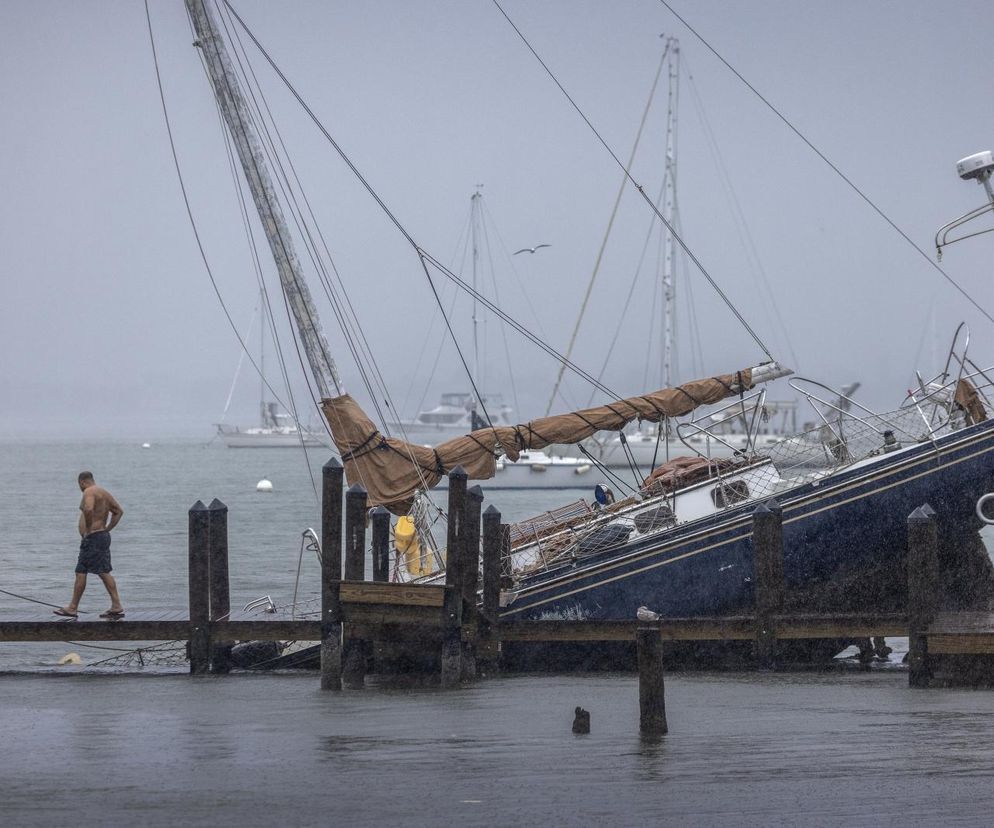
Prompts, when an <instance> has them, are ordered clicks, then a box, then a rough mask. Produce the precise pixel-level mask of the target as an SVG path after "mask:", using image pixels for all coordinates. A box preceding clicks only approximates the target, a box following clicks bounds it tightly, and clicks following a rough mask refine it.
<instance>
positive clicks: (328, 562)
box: [321, 458, 345, 690]
mask: <svg viewBox="0 0 994 828" xmlns="http://www.w3.org/2000/svg"><path fill="white" fill-rule="evenodd" d="M344 473H345V470H344V469H343V468H342V464H341V463H339V462H338V460H337V459H335V458H332V459H331V460H329V461H328V462H327V463H325V464H324V468H322V470H321V689H322V690H341V689H342V614H341V603H340V591H341V581H342V480H343V477H344Z"/></svg>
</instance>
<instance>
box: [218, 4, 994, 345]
mask: <svg viewBox="0 0 994 828" xmlns="http://www.w3.org/2000/svg"><path fill="white" fill-rule="evenodd" d="M226 2H227V0H226ZM492 2H493V4H494V5H495V6H496V7H497V9H498V11H500V13H501V14H502V15H503V16H504V19H505V20H507V22H508V23H509V24H510V26H511V28H512V29H514V31H515V33H516V34H517V35H518V37H519V38H520V39H521V42H522V43H524V44H525V46H526V47H527V48H528V51H530V52H531V53H532V55H534V57H535V59H536V60H537V61H538V62H539V64H540V65H541V67H542V68H543V69H544V70H545V72H546V74H548V76H549V77H550V78H551V79H552V81H553V83H555V84H556V86H558V87H559V89H560V91H561V92H562V93H563V95H565V96H566V100H568V101H569V102H570V104H571V105H572V107H573V109H575V110H576V112H577V114H578V115H579V116H580V118H581V119H582V120H583V122H584V123H585V124H586V125H587V126H588V127H590V130H591V132H593V133H594V136H595V137H596V138H597V140H598V141H599V142H600V143H601V145H602V146H603V147H604V149H605V150H607V153H608V155H610V156H611V158H612V159H614V162H615V164H617V165H618V166H619V167H620V168H621V169H622V170H623V171H624V173H625V178H627V179H628V180H629V181H630V182H631V183H632V185H633V186H634V187H635V189H636V190H638V193H639V195H640V196H642V199H643V200H644V201H645V202H646V204H648V205H649V208H650V209H651V210H652V211H653V212H655V213H656V215H657V216H658V217H659V220H660V221H661V222H662V223H663V224H664V225H665V226H666V227H667V229H668V230H669V231H670V233H672V234H673V239H674V241H676V242H677V244H679V245H680V247H681V248H682V249H683V252H684V253H686V254H687V256H688V257H689V258H690V260H691V261H692V262H693V263H694V265H695V267H697V269H698V270H699V271H700V272H701V275H703V276H704V278H705V279H707V281H708V284H710V285H711V287H712V289H713V290H714V292H715V293H717V294H718V296H719V298H720V299H721V300H722V301H723V302H724V303H725V305H726V306H727V307H728V309H729V310H730V311H731V312H732V314H733V315H734V316H735V318H736V319H737V320H738V321H739V324H740V325H742V327H743V328H744V329H745V331H746V332H747V333H748V334H749V336H751V337H752V340H753V341H754V342H755V343H756V344H757V345H758V346H759V347H760V348H761V349H762V351H763V353H764V354H765V355H766V356H767V357H768V358H769V359H770V360H771V361H772V360H773V355H772V354H771V353H770V349H769V348H767V347H766V345H765V344H764V343H763V340H762V339H760V338H759V335H758V334H757V333H756V332H755V331H754V330H753V329H752V327H751V326H750V325H749V323H748V322H746V320H745V317H744V316H743V315H742V313H741V312H740V311H739V310H738V308H736V307H735V305H733V304H732V301H731V300H730V299H729V298H728V296H727V295H726V294H725V292H724V291H723V290H722V289H721V287H720V286H719V285H718V283H717V282H716V281H715V280H714V278H713V277H712V276H711V274H710V273H709V272H708V271H707V269H706V268H705V267H704V264H703V263H702V262H701V260H700V259H698V258H697V256H695V255H694V252H693V251H692V250H691V249H690V248H689V247H688V246H687V244H686V242H684V240H683V238H682V237H681V236H680V235H679V234H678V233H677V232H676V230H675V229H674V228H673V226H672V225H671V224H670V222H668V221H667V220H666V218H665V216H663V215H662V213H660V212H659V211H658V210H656V208H655V205H653V203H652V199H650V198H649V196H648V195H646V192H645V190H644V189H643V187H642V185H641V184H639V183H638V182H637V181H636V180H635V179H634V178H633V177H632V175H631V173H629V172H628V170H627V169H626V168H625V167H624V165H623V164H622V163H621V159H619V158H618V156H617V155H615V153H614V150H612V149H611V146H610V145H609V144H608V143H607V141H605V140H604V138H603V137H602V136H601V134H600V133H599V132H598V131H597V129H596V127H594V125H593V123H591V121H590V119H589V118H587V116H586V115H585V114H584V112H583V110H582V109H580V107H579V105H578V104H577V103H576V101H574V100H573V98H572V97H570V94H569V92H567V91H566V88H565V87H564V86H563V85H562V84H561V83H560V82H559V80H558V78H556V76H555V75H554V74H553V73H552V70H551V69H549V67H548V66H547V65H546V63H545V61H543V60H542V58H541V57H539V54H538V52H536V51H535V49H534V48H533V47H532V45H531V43H529V42H528V39H527V38H526V37H525V36H524V34H523V33H522V32H521V30H520V29H519V28H518V27H517V26H516V25H515V24H514V22H513V21H512V20H511V18H510V17H508V15H507V12H505V11H504V9H503V8H502V7H501V5H500V3H499V2H498V0H492ZM660 2H663V0H660ZM991 321H994V319H992V320H991Z"/></svg>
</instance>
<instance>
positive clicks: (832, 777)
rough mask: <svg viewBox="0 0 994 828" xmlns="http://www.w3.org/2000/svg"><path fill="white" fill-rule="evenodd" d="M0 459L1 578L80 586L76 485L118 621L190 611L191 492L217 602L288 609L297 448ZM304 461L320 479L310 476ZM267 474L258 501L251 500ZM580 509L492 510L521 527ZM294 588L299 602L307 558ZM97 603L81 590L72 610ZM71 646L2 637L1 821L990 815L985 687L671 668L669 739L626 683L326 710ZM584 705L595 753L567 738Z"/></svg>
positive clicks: (312, 589) (289, 689)
mask: <svg viewBox="0 0 994 828" xmlns="http://www.w3.org/2000/svg"><path fill="white" fill-rule="evenodd" d="M0 458H2V462H0V467H2V468H3V469H4V471H5V473H6V474H5V479H6V481H7V484H8V485H7V492H6V496H5V497H4V498H2V499H0V520H2V522H3V523H2V525H3V526H4V527H5V534H4V538H3V541H2V542H0V566H2V570H0V571H2V573H3V574H2V576H0V578H2V580H0V584H2V588H3V589H6V590H8V591H13V592H19V593H22V594H26V595H30V596H32V597H35V598H38V599H41V600H47V601H51V602H53V603H60V602H62V601H64V600H66V598H67V597H68V589H69V585H70V582H71V579H72V567H73V564H74V562H75V556H76V548H77V546H78V536H77V535H76V509H77V506H78V502H79V492H78V490H77V489H76V488H75V476H76V474H77V472H78V471H79V470H80V469H82V468H90V469H92V470H93V471H94V472H95V474H96V476H97V479H98V481H99V482H101V483H102V484H104V485H106V486H107V487H108V488H110V489H111V490H112V491H113V492H114V493H115V495H116V496H117V497H118V499H119V500H120V501H121V503H122V505H123V506H124V508H125V511H126V514H125V519H124V521H123V522H122V524H121V526H120V528H119V529H118V530H115V537H114V566H115V574H116V575H117V577H118V580H119V582H120V586H121V594H122V598H123V599H124V602H125V604H126V606H129V607H134V608H140V607H151V606H169V605H173V606H177V607H178V606H185V603H186V510H187V509H188V508H189V506H190V505H191V504H192V503H193V502H194V501H195V500H197V499H198V498H199V499H203V500H205V501H209V500H210V499H211V498H213V497H217V498H219V499H221V500H222V501H224V502H225V503H227V504H228V506H229V508H230V537H231V573H232V593H233V602H232V603H233V604H239V603H244V602H246V601H248V600H251V599H253V598H256V597H258V596H259V595H262V594H271V595H272V596H273V598H274V600H276V601H277V602H278V603H281V602H286V601H289V599H290V596H291V595H292V592H293V583H294V577H295V575H296V571H297V562H298V552H299V535H300V532H301V530H302V529H303V528H304V527H306V526H316V525H317V519H318V506H317V500H316V498H315V496H314V493H313V490H312V489H311V484H310V481H309V477H308V472H307V468H306V467H305V465H304V463H303V462H302V460H301V457H300V454H299V453H298V452H294V451H278V450H277V451H253V450H245V451H232V450H225V449H223V448H221V447H218V446H212V447H210V448H204V447H202V446H194V445H172V446H153V447H152V448H151V449H148V450H142V449H140V448H139V447H138V446H131V445H111V444H106V445H89V446H83V445H75V444H65V445H52V444H44V445H42V444H36V445H0ZM311 459H312V465H313V467H314V469H315V477H317V473H318V470H319V468H320V465H321V463H322V462H323V461H324V459H325V458H324V457H323V456H320V455H312V458H311ZM263 476H267V477H268V478H269V479H271V480H272V481H273V483H274V486H275V492H274V493H273V494H272V495H261V494H257V493H256V492H255V483H256V482H257V481H258V480H259V479H260V478H261V477H263ZM580 494H581V493H565V494H564V493H550V494H549V495H541V494H536V493H529V494H504V495H497V496H495V497H494V498H493V499H492V502H494V503H496V505H497V506H498V507H499V508H501V509H502V511H503V512H504V513H505V515H506V516H507V517H509V518H511V519H514V518H518V517H522V516H524V515H525V514H526V513H531V512H534V511H539V510H541V509H543V508H548V507H549V506H552V505H555V504H556V503H560V502H562V501H563V500H565V499H571V498H573V497H574V496H580ZM302 583H303V584H305V585H306V588H307V590H308V591H309V593H310V594H316V584H317V566H316V562H315V561H313V560H307V559H306V558H305V559H304V565H303V575H302ZM105 602H106V596H105V595H104V594H103V591H102V588H101V587H100V586H99V584H98V583H92V584H91V586H90V589H89V590H88V592H87V595H86V597H85V598H84V603H83V608H84V609H87V610H95V611H99V610H100V609H102V608H104V606H105ZM24 606H30V605H23V604H21V603H20V602H18V601H17V600H16V599H13V598H10V597H8V596H5V595H0V607H2V608H3V609H5V610H9V609H14V608H23V607H24ZM68 649H73V650H76V651H77V652H80V654H81V655H82V656H83V658H84V661H85V662H89V663H92V662H93V661H95V660H99V658H101V657H103V655H105V653H102V652H101V651H96V650H87V649H83V648H79V647H78V646H76V645H69V644H65V645H55V646H49V645H44V646H37V645H32V646H26V645H9V644H0V668H2V669H3V670H4V671H5V672H3V673H2V674H0V687H2V688H3V700H4V701H3V704H2V705H0V732H2V733H3V745H4V748H5V750H4V752H3V755H2V757H0V789H2V790H3V796H2V797H0V819H2V820H3V824H6V825H52V824H57V823H73V824H81V825H131V824H134V823H139V824H143V825H147V826H158V825H176V824H196V825H201V824H211V825H270V824H284V825H395V824H404V825H450V824H452V825H456V824H463V825H531V824H541V823H555V824H561V825H589V824H592V823H595V822H599V823H601V824H606V825H646V824H649V825H652V824H674V825H685V824H729V825H770V824H805V825H851V824H875V825H876V824H902V825H906V824H923V825H927V824H938V823H940V822H941V823H948V822H955V821H961V822H967V821H969V822H971V823H980V822H986V821H987V820H988V819H989V814H990V812H991V807H992V801H991V800H992V798H994V786H992V781H994V779H992V778H994V769H992V768H994V715H992V713H994V694H992V693H990V692H984V691H980V692H972V691H949V690H928V691H911V690H909V689H908V687H907V678H906V676H905V675H904V674H903V673H900V672H873V673H827V674H795V675H782V674H754V673H741V674H708V673H681V674H674V675H670V676H668V677H667V696H666V700H667V711H668V717H669V723H670V733H669V734H668V735H667V736H666V737H664V738H663V739H662V740H661V741H659V742H657V743H645V742H642V741H640V740H639V738H638V734H637V728H638V709H637V685H636V680H635V678H634V677H633V676H629V675H598V676H543V677H531V676H528V677H515V678H502V679H496V680H491V681H486V682H480V683H477V684H474V685H471V686H468V687H465V688H462V689H460V690H457V691H453V692H447V693H441V692H439V691H437V690H432V689H417V690H411V689H407V690H399V689H390V688H386V687H382V686H374V687H370V688H367V689H366V690H365V691H363V692H348V693H338V694H329V693H321V692H320V691H319V690H318V687H317V683H318V682H317V678H316V676H314V675H233V676H228V677H217V678H215V677H208V678H202V679H191V678H190V677H188V676H186V675H182V674H166V673H163V672H161V671H159V672H155V671H146V672H141V671H138V672H131V673H126V674H120V673H107V672H106V671H104V670H100V669H94V668H92V667H87V666H86V665H85V664H84V666H82V667H70V668H64V667H63V668H58V667H54V666H53V664H54V662H55V660H56V659H57V658H58V656H59V655H62V654H63V653H65V652H66V651H67V650H68ZM578 704H579V705H582V706H584V707H585V708H587V709H588V710H590V711H591V714H592V732H591V733H590V734H589V735H587V736H575V735H573V734H572V733H571V732H570V723H571V721H572V710H573V707H574V706H575V705H578Z"/></svg>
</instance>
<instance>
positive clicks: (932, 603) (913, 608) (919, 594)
mask: <svg viewBox="0 0 994 828" xmlns="http://www.w3.org/2000/svg"><path fill="white" fill-rule="evenodd" d="M938 591H939V556H938V531H937V528H936V523H935V512H934V511H932V507H931V506H928V504H925V505H924V506H919V507H918V508H917V509H915V510H914V511H913V512H912V513H911V514H910V515H908V685H909V686H910V687H928V685H929V680H930V679H931V677H932V670H931V667H930V665H929V657H928V638H927V637H926V635H925V633H926V630H927V629H928V626H929V624H931V623H932V621H933V620H934V619H935V616H936V612H937V611H938Z"/></svg>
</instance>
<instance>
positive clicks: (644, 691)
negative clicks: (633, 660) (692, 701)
mask: <svg viewBox="0 0 994 828" xmlns="http://www.w3.org/2000/svg"><path fill="white" fill-rule="evenodd" d="M635 643H636V650H637V653H638V670H639V732H640V733H641V734H642V735H643V736H662V735H663V734H665V733H666V731H667V726H666V692H665V686H664V683H663V638H662V635H661V634H660V629H659V625H658V624H647V623H641V624H639V627H638V629H637V630H636V632H635Z"/></svg>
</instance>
